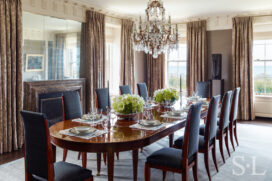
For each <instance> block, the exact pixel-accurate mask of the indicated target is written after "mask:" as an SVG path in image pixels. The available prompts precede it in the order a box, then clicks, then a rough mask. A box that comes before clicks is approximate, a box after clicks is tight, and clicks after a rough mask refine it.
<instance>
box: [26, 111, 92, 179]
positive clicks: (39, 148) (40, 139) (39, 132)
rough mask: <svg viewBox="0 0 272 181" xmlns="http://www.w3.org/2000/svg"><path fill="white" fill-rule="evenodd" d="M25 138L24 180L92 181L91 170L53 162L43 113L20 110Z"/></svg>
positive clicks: (53, 154) (52, 153)
mask: <svg viewBox="0 0 272 181" xmlns="http://www.w3.org/2000/svg"><path fill="white" fill-rule="evenodd" d="M21 116H22V120H23V124H24V139H25V144H24V145H25V157H24V158H25V180H26V181H30V180H40V181H43V180H48V181H63V180H65V181H74V180H78V181H92V180H93V176H92V171H91V170H88V169H85V168H82V167H80V166H78V165H75V164H71V163H66V162H62V161H60V162H55V158H54V157H55V151H56V150H55V148H53V147H52V145H51V143H50V137H49V128H48V123H47V121H46V119H45V116H44V114H43V113H35V112H30V111H24V110H23V111H21Z"/></svg>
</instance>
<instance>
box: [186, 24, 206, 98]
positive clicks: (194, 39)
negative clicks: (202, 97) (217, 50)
mask: <svg viewBox="0 0 272 181" xmlns="http://www.w3.org/2000/svg"><path fill="white" fill-rule="evenodd" d="M206 47H207V43H206V20H203V21H194V22H188V23H187V57H188V58H187V92H188V96H190V95H192V92H193V91H195V88H196V82H197V81H205V80H206V77H207V60H206V59H207V53H206V51H207V48H206Z"/></svg>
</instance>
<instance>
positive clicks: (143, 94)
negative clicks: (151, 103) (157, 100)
mask: <svg viewBox="0 0 272 181" xmlns="http://www.w3.org/2000/svg"><path fill="white" fill-rule="evenodd" d="M137 88H138V94H139V95H140V96H141V97H142V98H143V99H144V100H147V98H148V92H147V87H146V83H138V84H137Z"/></svg>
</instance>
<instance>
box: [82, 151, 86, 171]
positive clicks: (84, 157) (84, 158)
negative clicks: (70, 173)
mask: <svg viewBox="0 0 272 181" xmlns="http://www.w3.org/2000/svg"><path fill="white" fill-rule="evenodd" d="M82 167H83V168H86V167H87V153H86V152H82Z"/></svg>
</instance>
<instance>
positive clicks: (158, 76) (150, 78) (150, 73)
mask: <svg viewBox="0 0 272 181" xmlns="http://www.w3.org/2000/svg"><path fill="white" fill-rule="evenodd" d="M164 71H165V55H164V54H161V55H159V57H158V58H156V59H154V58H153V57H152V55H147V89H148V94H149V96H150V97H151V96H153V93H154V91H155V90H157V89H162V88H164V86H165V76H164V73H165V72H164Z"/></svg>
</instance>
